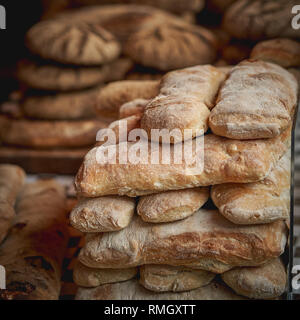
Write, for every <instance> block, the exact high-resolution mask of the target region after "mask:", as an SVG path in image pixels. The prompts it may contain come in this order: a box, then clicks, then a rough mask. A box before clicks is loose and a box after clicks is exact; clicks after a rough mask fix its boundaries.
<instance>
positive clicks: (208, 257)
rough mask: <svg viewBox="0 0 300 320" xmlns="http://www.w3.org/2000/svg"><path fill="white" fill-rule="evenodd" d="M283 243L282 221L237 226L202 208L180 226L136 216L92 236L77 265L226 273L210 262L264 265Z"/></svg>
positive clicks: (88, 239)
mask: <svg viewBox="0 0 300 320" xmlns="http://www.w3.org/2000/svg"><path fill="white" fill-rule="evenodd" d="M285 243H286V226H285V223H284V222H282V221H276V222H274V223H270V224H263V225H255V226H238V225H235V224H233V223H231V222H229V221H228V220H226V219H225V218H224V217H222V215H220V213H219V212H218V211H209V210H204V209H200V210H199V211H198V212H196V213H195V214H194V215H192V216H190V217H188V218H187V219H184V220H181V221H176V222H171V223H164V224H158V225H155V226H153V225H152V224H149V223H146V222H143V221H142V220H141V218H140V217H135V218H134V219H133V221H132V223H131V224H130V225H129V226H128V227H127V228H126V229H123V230H121V231H119V232H114V233H104V234H98V235H97V234H95V235H93V234H88V235H87V238H86V244H85V246H84V247H83V249H82V250H81V252H80V254H79V260H80V262H82V263H83V264H84V265H86V266H89V267H93V268H130V267H135V266H139V265H144V264H167V265H175V266H176V265H177V266H178V265H190V264H192V263H197V264H198V265H199V266H200V264H202V266H201V269H204V270H208V271H211V272H215V273H219V272H220V271H221V272H223V270H218V268H217V264H215V265H214V264H213V263H212V262H214V261H215V262H221V263H222V264H225V265H227V266H230V267H235V266H257V265H261V264H264V263H266V262H268V261H270V260H271V259H273V258H275V257H278V256H280V255H281V254H282V252H283V250H284V248H285ZM199 269H200V267H199Z"/></svg>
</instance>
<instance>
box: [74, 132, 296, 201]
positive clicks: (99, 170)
mask: <svg viewBox="0 0 300 320" xmlns="http://www.w3.org/2000/svg"><path fill="white" fill-rule="evenodd" d="M195 143H196V142H195V139H194V140H193V148H192V149H193V150H192V151H191V153H190V156H191V158H192V159H198V158H199V159H200V160H201V158H200V157H201V153H202V150H203V149H202V148H201V150H198V151H199V152H198V151H197V148H196V146H195ZM144 144H146V146H145V145H144ZM289 144H290V130H286V131H285V132H284V133H283V134H281V135H280V136H278V137H276V138H274V139H261V140H249V141H239V140H231V139H226V138H222V137H219V136H216V135H213V134H208V135H206V136H204V170H203V171H202V172H201V173H199V172H196V173H195V172H194V171H193V168H195V166H194V165H191V164H190V162H189V161H188V163H186V162H185V161H184V159H183V161H182V163H181V164H177V163H174V161H173V158H174V146H171V151H170V156H171V160H170V164H164V163H162V161H161V160H160V161H159V164H155V163H153V161H152V162H151V147H150V145H151V144H150V143H149V144H148V141H144V140H143V141H142V142H141V143H140V144H139V146H141V152H145V151H144V150H146V152H147V150H148V155H147V157H146V158H147V159H148V164H142V163H137V164H133V163H127V164H120V163H118V159H119V158H120V157H121V156H122V157H123V159H124V156H125V157H127V156H128V155H129V156H130V155H131V154H132V152H131V148H132V147H134V143H128V144H127V147H128V152H126V151H124V149H123V148H122V150H121V153H120V152H119V151H120V150H119V149H120V147H123V146H124V145H123V144H120V145H118V146H117V155H116V158H117V161H116V163H111V164H109V163H107V162H106V163H103V162H99V161H97V159H99V158H98V156H97V155H98V151H99V150H100V151H101V149H99V147H98V148H94V149H92V150H91V151H90V152H89V153H88V154H87V155H86V156H85V159H84V161H83V164H82V166H81V168H80V169H79V172H78V174H77V177H76V181H75V184H76V189H77V192H78V193H79V194H81V195H84V196H86V197H99V196H103V195H114V194H119V195H128V196H138V195H146V194H151V193H157V192H162V191H168V190H178V189H186V188H193V187H198V186H209V185H214V184H221V183H229V182H235V183H248V182H255V181H260V180H263V179H264V178H265V177H266V176H267V175H268V174H269V172H270V170H271V169H272V168H273V166H274V165H276V163H277V161H278V159H279V158H280V157H281V156H282V155H283V154H284V152H285V151H286V149H287V148H288V146H289ZM147 148H148V149H147ZM161 149H162V146H161V145H160V150H159V153H160V154H162V150H161ZM134 152H136V151H134ZM100 160H101V159H100ZM129 160H130V159H129ZM199 162H200V161H199ZM196 167H197V166H196ZM190 173H192V174H190Z"/></svg>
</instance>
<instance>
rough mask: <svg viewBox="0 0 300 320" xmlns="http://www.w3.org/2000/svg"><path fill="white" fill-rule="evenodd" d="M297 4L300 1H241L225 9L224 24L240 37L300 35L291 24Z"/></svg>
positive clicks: (259, 38) (291, 36) (234, 35)
mask: <svg viewBox="0 0 300 320" xmlns="http://www.w3.org/2000/svg"><path fill="white" fill-rule="evenodd" d="M296 4H299V2H298V1H297V0H276V1H274V0H264V1H261V0H238V1H236V2H235V3H233V4H232V5H231V6H230V7H229V8H228V10H227V11H226V12H225V15H224V17H223V26H224V28H225V29H226V30H227V31H228V32H229V33H230V34H231V35H232V36H233V37H235V38H238V39H248V40H249V39H251V40H265V39H271V38H276V37H287V38H299V37H300V36H299V30H296V29H294V28H293V27H292V23H291V21H292V18H293V17H294V15H293V14H292V7H293V6H294V5H296Z"/></svg>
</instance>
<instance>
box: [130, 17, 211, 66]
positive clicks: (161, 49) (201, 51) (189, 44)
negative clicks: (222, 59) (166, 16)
mask: <svg viewBox="0 0 300 320" xmlns="http://www.w3.org/2000/svg"><path fill="white" fill-rule="evenodd" d="M216 47H217V40H216V38H215V36H214V34H213V33H212V32H210V31H209V30H207V29H205V28H202V27H200V26H195V25H189V24H185V25H177V24H172V23H170V24H169V25H168V24H167V23H166V24H161V25H158V26H154V27H153V28H146V29H141V30H140V31H138V32H136V33H134V34H133V35H131V36H130V38H129V39H128V41H127V42H126V45H125V47H124V52H125V53H126V54H127V55H128V56H129V57H130V58H132V59H133V60H134V61H135V62H136V63H138V64H141V65H144V66H147V67H152V68H156V69H158V70H162V71H169V70H174V69H180V68H185V67H189V66H194V65H198V64H206V63H211V62H213V61H214V60H215V59H216Z"/></svg>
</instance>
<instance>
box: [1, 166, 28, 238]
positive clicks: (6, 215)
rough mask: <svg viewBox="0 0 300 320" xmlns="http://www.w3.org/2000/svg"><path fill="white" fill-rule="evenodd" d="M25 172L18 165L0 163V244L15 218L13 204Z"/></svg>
mask: <svg viewBox="0 0 300 320" xmlns="http://www.w3.org/2000/svg"><path fill="white" fill-rule="evenodd" d="M25 177H26V173H25V172H24V170H23V169H22V168H20V167H18V166H14V165H11V164H0V244H1V242H2V241H3V239H4V238H5V237H6V236H7V233H8V231H9V229H10V227H11V226H12V224H13V220H14V218H15V209H14V205H15V202H16V199H17V196H18V193H19V192H20V190H21V189H22V187H23V185H24V181H25Z"/></svg>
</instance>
